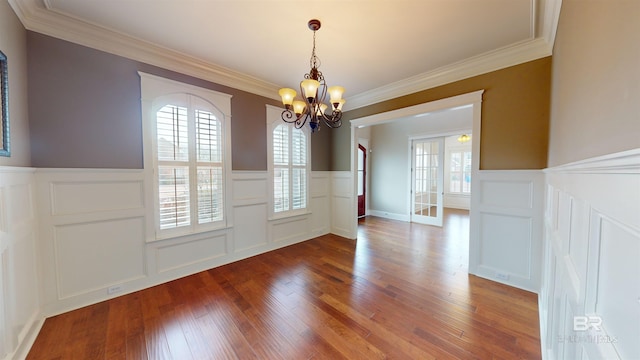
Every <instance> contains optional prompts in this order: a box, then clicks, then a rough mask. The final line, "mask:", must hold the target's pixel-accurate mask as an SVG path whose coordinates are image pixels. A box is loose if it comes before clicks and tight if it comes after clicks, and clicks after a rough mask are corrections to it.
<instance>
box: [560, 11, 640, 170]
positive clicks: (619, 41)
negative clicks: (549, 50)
mask: <svg viewBox="0 0 640 360" xmlns="http://www.w3.org/2000/svg"><path fill="white" fill-rule="evenodd" d="M585 24H589V25H588V26H585ZM638 64H640V1H563V2H562V12H561V13H560V22H559V24H558V34H557V36H556V42H555V47H554V50H553V82H552V90H551V94H552V98H551V124H550V133H549V166H557V165H562V164H566V163H570V162H573V161H578V160H583V159H588V158H591V157H595V156H600V155H606V154H611V153H616V152H619V151H625V150H631V149H636V148H638V147H640V66H638Z"/></svg>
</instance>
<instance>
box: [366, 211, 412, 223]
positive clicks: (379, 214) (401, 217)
mask: <svg viewBox="0 0 640 360" xmlns="http://www.w3.org/2000/svg"><path fill="white" fill-rule="evenodd" d="M370 215H371V216H377V217H381V218H385V219H390V220H399V221H404V222H409V221H411V219H410V218H409V215H407V214H395V213H390V212H388V211H380V210H371V212H370Z"/></svg>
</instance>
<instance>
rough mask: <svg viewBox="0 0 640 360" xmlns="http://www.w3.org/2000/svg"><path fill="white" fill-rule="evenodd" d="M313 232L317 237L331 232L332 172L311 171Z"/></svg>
mask: <svg viewBox="0 0 640 360" xmlns="http://www.w3.org/2000/svg"><path fill="white" fill-rule="evenodd" d="M310 184H311V188H310V192H311V207H310V209H311V214H312V217H311V234H312V235H313V236H314V237H316V236H320V235H324V234H328V233H330V232H331V218H330V217H329V214H330V213H331V172H329V171H313V172H311V182H310Z"/></svg>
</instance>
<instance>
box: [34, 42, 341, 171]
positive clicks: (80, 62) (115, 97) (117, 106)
mask: <svg viewBox="0 0 640 360" xmlns="http://www.w3.org/2000/svg"><path fill="white" fill-rule="evenodd" d="M27 46H28V74H29V125H30V127H31V163H32V165H33V166H35V167H50V168H124V169H140V168H142V167H143V160H142V159H143V156H142V120H141V113H140V80H139V76H138V74H137V72H138V71H139V70H140V71H144V72H146V73H150V74H154V75H158V76H162V77H166V78H169V79H173V80H177V81H181V82H185V83H189V84H193V85H196V86H200V87H204V88H208V89H212V90H216V91H220V92H223V93H226V94H231V95H232V96H233V97H232V99H231V113H232V119H231V136H232V139H231V145H232V168H233V170H252V171H266V170H267V139H266V136H267V134H266V120H265V116H266V112H265V111H266V110H265V104H271V105H276V106H278V105H280V104H279V102H278V101H275V100H272V99H268V98H265V97H262V96H258V95H254V94H250V93H248V92H244V91H240V90H237V89H234V88H230V87H227V86H222V85H218V84H215V83H211V82H208V81H204V80H201V79H197V78H193V77H190V76H186V75H183V74H179V73H176V72H173V71H169V70H166V69H161V68H158V67H155V66H151V65H148V64H144V63H140V62H137V61H133V60H130V59H126V58H123V57H120V56H116V55H112V54H108V53H105V52H102V51H98V50H94V49H91V48H88V47H84V46H81V45H77V44H73V43H70V42H67V41H63V40H60V39H56V38H52V37H49V36H46V35H42V34H39V33H35V32H31V31H29V32H27ZM329 131H330V130H329V129H326V128H325V129H323V130H322V135H320V136H316V135H319V134H314V138H313V141H312V169H313V170H329V166H330V160H329V159H330V156H331V153H330V151H329V152H327V151H323V150H322V149H327V148H329V149H330V147H329V146H326V144H328V143H329V141H330V136H327V135H328V134H325V133H327V132H329Z"/></svg>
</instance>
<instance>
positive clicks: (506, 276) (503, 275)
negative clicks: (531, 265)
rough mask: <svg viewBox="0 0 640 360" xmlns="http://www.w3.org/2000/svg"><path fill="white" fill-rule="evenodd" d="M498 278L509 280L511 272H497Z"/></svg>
mask: <svg viewBox="0 0 640 360" xmlns="http://www.w3.org/2000/svg"><path fill="white" fill-rule="evenodd" d="M496 279H500V280H505V281H507V280H509V274H506V273H501V272H496Z"/></svg>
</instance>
